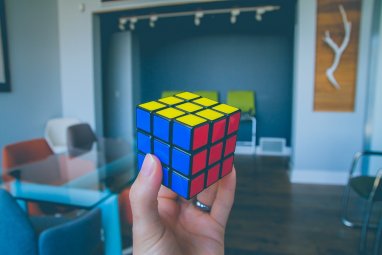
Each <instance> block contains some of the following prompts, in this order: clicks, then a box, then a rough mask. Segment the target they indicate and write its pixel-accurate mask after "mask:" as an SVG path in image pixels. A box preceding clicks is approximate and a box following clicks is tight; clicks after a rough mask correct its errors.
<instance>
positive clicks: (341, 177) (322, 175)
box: [289, 169, 349, 185]
mask: <svg viewBox="0 0 382 255" xmlns="http://www.w3.org/2000/svg"><path fill="white" fill-rule="evenodd" d="M348 176H349V173H348V172H347V171H330V170H324V169H321V170H313V169H312V170H303V169H292V170H291V172H290V174H289V179H290V182H291V183H305V184H324V185H346V183H347V180H348Z"/></svg>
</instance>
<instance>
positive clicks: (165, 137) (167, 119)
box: [136, 92, 240, 199]
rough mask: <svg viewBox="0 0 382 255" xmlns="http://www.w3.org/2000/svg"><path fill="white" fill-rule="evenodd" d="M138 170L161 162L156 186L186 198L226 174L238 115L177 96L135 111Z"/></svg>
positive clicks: (224, 107) (203, 101) (228, 108)
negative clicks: (146, 162) (150, 158)
mask: <svg viewBox="0 0 382 255" xmlns="http://www.w3.org/2000/svg"><path fill="white" fill-rule="evenodd" d="M136 111H137V112H136V116H137V147H138V168H139V169H140V168H141V166H142V163H143V159H144V157H145V154H147V153H151V154H154V155H156V156H157V157H158V158H159V160H160V161H161V163H162V169H163V179H162V184H163V185H164V186H166V187H168V188H170V189H171V190H173V191H174V192H176V193H177V194H178V195H180V196H182V197H184V198H186V199H190V198H192V197H194V196H195V195H197V194H198V193H199V192H201V191H202V190H204V189H206V188H207V187H209V186H211V185H212V184H213V183H215V182H217V181H218V180H219V179H220V178H222V177H224V176H225V175H227V174H228V173H230V172H231V170H232V165H233V159H234V151H235V146H236V138H237V130H238V128H239V123H240V110H239V109H237V108H235V107H232V106H229V105H226V104H219V103H218V102H216V101H213V100H210V99H207V98H204V97H200V96H199V95H196V94H193V93H190V92H182V93H179V94H176V95H174V96H170V97H165V98H162V99H159V100H158V101H151V102H148V103H144V104H140V105H138V106H137V109H136Z"/></svg>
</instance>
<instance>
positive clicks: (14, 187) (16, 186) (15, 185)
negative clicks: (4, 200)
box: [9, 179, 28, 214]
mask: <svg viewBox="0 0 382 255" xmlns="http://www.w3.org/2000/svg"><path fill="white" fill-rule="evenodd" d="M20 188H21V186H20V182H19V180H17V179H16V180H15V181H13V182H12V183H11V184H10V187H9V189H10V192H11V193H12V194H13V195H16V196H17V194H18V193H19V192H20ZM17 203H18V204H19V206H20V207H21V209H23V210H24V211H25V213H26V214H28V202H26V201H25V200H21V199H17Z"/></svg>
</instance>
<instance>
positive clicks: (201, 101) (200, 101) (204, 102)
mask: <svg viewBox="0 0 382 255" xmlns="http://www.w3.org/2000/svg"><path fill="white" fill-rule="evenodd" d="M192 102H193V103H197V104H200V105H203V106H212V105H215V104H218V102H216V101H214V100H211V99H209V98H205V97H202V98H198V99H195V100H194V101H192Z"/></svg>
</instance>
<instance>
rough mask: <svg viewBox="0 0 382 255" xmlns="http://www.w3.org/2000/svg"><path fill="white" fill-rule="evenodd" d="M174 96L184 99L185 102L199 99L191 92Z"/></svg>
mask: <svg viewBox="0 0 382 255" xmlns="http://www.w3.org/2000/svg"><path fill="white" fill-rule="evenodd" d="M175 96H177V97H180V98H184V99H186V100H191V99H194V98H198V97H200V96H198V95H197V94H194V93H191V92H182V93H179V94H176V95H175Z"/></svg>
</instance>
